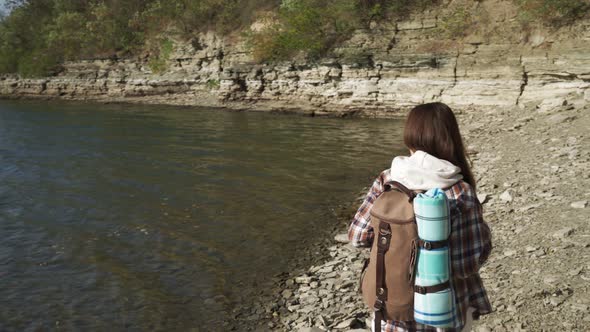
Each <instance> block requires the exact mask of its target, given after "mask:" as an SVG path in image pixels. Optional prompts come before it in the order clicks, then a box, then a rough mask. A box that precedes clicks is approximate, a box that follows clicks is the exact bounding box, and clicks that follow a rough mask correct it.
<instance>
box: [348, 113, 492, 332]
mask: <svg viewBox="0 0 590 332" xmlns="http://www.w3.org/2000/svg"><path fill="white" fill-rule="evenodd" d="M404 143H405V145H406V147H407V148H408V149H409V150H410V153H411V156H410V157H396V158H394V159H393V162H392V164H391V168H390V169H387V170H385V171H383V172H382V173H381V174H380V175H379V177H377V179H376V180H375V182H374V183H373V186H372V187H371V189H370V190H369V193H368V194H367V197H366V198H365V200H364V202H363V203H362V205H361V206H360V208H359V210H358V211H357V213H356V215H355V217H354V219H353V221H352V224H351V225H350V229H349V231H348V236H349V238H350V241H351V242H352V244H353V245H354V246H356V247H364V246H370V245H371V243H372V241H373V238H374V231H373V228H372V227H371V225H370V215H369V211H370V210H371V207H372V206H373V203H374V202H375V200H376V199H377V197H379V195H380V194H381V193H382V192H383V190H384V184H386V183H388V182H391V181H397V182H400V183H401V184H403V185H405V186H406V187H408V188H409V189H411V190H428V189H432V188H447V189H446V190H445V194H446V195H447V198H448V201H449V205H450V211H451V236H450V247H451V269H452V272H451V275H452V287H453V289H454V292H455V294H456V298H455V302H456V307H457V317H456V318H455V321H454V322H453V326H454V327H455V328H454V329H451V330H452V331H461V330H465V331H469V330H470V329H471V321H472V319H473V318H475V319H477V317H479V315H483V314H488V313H490V312H491V305H490V302H489V300H488V297H487V294H486V291H485V289H484V287H483V283H482V280H481V278H480V276H479V272H478V271H479V267H480V266H481V265H482V264H483V263H484V262H485V261H486V260H487V258H488V256H489V254H490V251H491V249H492V245H491V234H490V230H489V228H488V226H487V224H486V223H485V222H484V221H483V217H482V207H481V204H480V203H479V201H478V199H477V197H476V193H475V188H476V183H475V178H474V177H473V173H472V172H471V169H470V167H469V164H468V162H467V158H466V156H465V148H464V145H463V140H462V138H461V134H460V132H459V126H458V124H457V120H456V118H455V115H454V114H453V112H452V111H451V109H450V108H449V107H448V106H447V105H445V104H443V103H429V104H423V105H419V106H416V107H415V108H414V109H412V110H411V111H410V113H409V115H408V118H407V120H406V124H405V128H404ZM381 327H382V331H386V332H394V331H395V332H398V331H399V332H401V331H441V329H436V328H434V327H430V326H425V325H421V324H418V323H416V322H413V321H410V322H402V321H383V322H382V323H381Z"/></svg>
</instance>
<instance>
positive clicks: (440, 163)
mask: <svg viewBox="0 0 590 332" xmlns="http://www.w3.org/2000/svg"><path fill="white" fill-rule="evenodd" d="M390 174H391V179H392V180H394V181H397V182H400V183H401V184H403V185H404V186H406V187H408V189H410V190H428V189H433V188H441V189H443V188H448V187H450V186H452V185H454V184H455V183H457V182H458V181H459V180H461V179H463V175H461V168H459V167H457V166H455V165H453V164H452V163H451V162H449V161H446V160H443V159H439V158H436V157H435V156H433V155H430V154H428V153H426V152H424V151H420V150H418V151H416V152H414V154H413V155H411V156H410V157H395V158H393V161H392V162H391V170H390Z"/></svg>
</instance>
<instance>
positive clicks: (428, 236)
mask: <svg viewBox="0 0 590 332" xmlns="http://www.w3.org/2000/svg"><path fill="white" fill-rule="evenodd" d="M414 214H415V215H416V223H417V225H418V236H419V237H420V239H422V240H425V241H442V240H446V239H448V237H449V236H450V232H451V229H450V220H449V208H448V203H447V197H446V195H445V193H444V191H442V190H440V189H432V190H429V191H427V192H426V193H424V194H418V195H417V196H416V198H415V199H414ZM449 266H450V265H449V247H448V246H445V247H442V248H438V249H431V250H427V249H424V248H420V249H419V251H418V259H417V264H416V281H415V283H416V285H418V286H434V285H438V284H441V283H443V282H445V281H448V280H449V278H450V275H449V271H450V269H449ZM453 299H454V297H453V292H452V290H451V289H450V288H447V289H445V290H442V291H440V292H436V293H427V294H420V293H414V320H415V321H416V322H418V323H421V324H426V325H430V326H434V327H441V328H445V327H453V326H452V325H453V322H454V315H455V310H454V303H453Z"/></svg>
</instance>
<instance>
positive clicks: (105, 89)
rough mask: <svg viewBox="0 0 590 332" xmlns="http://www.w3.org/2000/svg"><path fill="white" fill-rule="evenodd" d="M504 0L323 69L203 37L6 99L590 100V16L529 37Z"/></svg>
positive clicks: (20, 87)
mask: <svg viewBox="0 0 590 332" xmlns="http://www.w3.org/2000/svg"><path fill="white" fill-rule="evenodd" d="M498 3H502V1H499V0H496V1H493V0H492V1H484V2H481V3H476V6H479V7H480V8H479V9H480V11H482V12H484V13H485V14H486V15H484V16H480V17H478V19H480V20H482V22H476V23H477V24H476V25H474V26H473V31H467V32H466V33H465V34H463V35H462V36H461V38H454V39H451V38H447V37H445V36H444V33H443V32H444V31H443V30H442V29H441V26H443V25H444V24H445V23H446V22H445V21H444V20H445V18H444V16H443V14H441V13H442V12H441V10H438V9H437V10H433V11H431V12H425V13H420V14H419V15H414V16H413V17H409V18H408V19H407V20H405V21H398V22H391V23H388V24H383V23H381V24H372V25H371V27H370V28H368V29H365V30H358V31H356V33H355V34H354V36H353V37H352V38H351V39H350V40H348V41H347V42H346V43H345V44H344V45H342V46H341V47H339V48H338V49H336V50H335V52H334V54H335V55H334V56H333V57H331V58H325V59H323V60H321V61H318V62H317V63H306V62H302V61H292V62H288V63H280V64H256V63H254V61H253V60H252V57H251V54H250V52H249V51H248V49H247V48H246V46H245V41H244V40H243V39H241V38H239V37H236V36H225V37H221V36H218V35H215V34H214V33H204V34H201V35H199V36H198V37H197V38H196V39H195V40H193V42H190V43H188V42H186V43H177V44H176V47H175V51H174V53H173V55H172V56H171V58H170V60H169V68H168V70H166V71H165V72H164V73H162V74H154V73H152V72H151V71H150V69H149V66H148V65H147V63H148V59H147V58H134V59H117V60H85V61H76V62H67V63H65V64H64V66H63V71H62V72H61V73H59V74H57V75H56V76H52V77H47V78H43V79H21V78H18V77H16V76H3V77H0V95H1V96H4V97H8V98H33V97H42V98H43V97H45V98H62V99H75V100H98V101H123V102H125V101H127V102H144V103H162V104H181V105H200V106H221V107H230V108H237V109H261V110H281V111H285V110H291V111H300V112H305V113H312V114H315V115H322V114H335V115H349V114H357V115H363V116H388V115H391V114H395V113H397V111H399V110H401V109H405V108H407V107H408V106H411V105H414V104H417V103H423V102H430V101H443V102H445V103H448V104H449V105H451V106H454V107H456V108H485V107H491V106H509V107H512V106H515V105H530V104H535V105H537V104H540V103H542V102H545V103H563V102H564V99H565V100H567V101H568V102H570V103H572V102H573V103H586V102H589V101H590V21H588V20H582V21H578V22H577V23H575V24H574V25H570V26H567V27H564V28H561V29H549V28H542V27H537V28H529V29H528V30H527V31H523V30H522V29H521V26H520V25H519V24H518V22H517V16H516V14H515V13H514V8H511V7H506V6H503V7H502V6H498ZM484 19H485V20H484Z"/></svg>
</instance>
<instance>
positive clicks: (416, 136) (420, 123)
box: [404, 103, 476, 190]
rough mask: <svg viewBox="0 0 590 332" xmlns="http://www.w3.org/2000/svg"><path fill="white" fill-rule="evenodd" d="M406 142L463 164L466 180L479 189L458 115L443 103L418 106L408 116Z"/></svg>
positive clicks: (407, 144) (462, 169)
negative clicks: (469, 161)
mask: <svg viewBox="0 0 590 332" xmlns="http://www.w3.org/2000/svg"><path fill="white" fill-rule="evenodd" d="M404 144H406V146H407V147H408V149H411V150H414V151H416V150H422V151H424V152H426V153H429V154H431V155H433V156H435V157H437V158H439V159H444V160H447V161H449V162H451V163H453V165H455V166H457V167H459V168H461V174H462V175H463V180H464V181H465V182H467V183H469V184H470V185H471V187H472V188H473V190H475V187H476V184H475V178H474V177H473V173H472V172H471V167H470V164H469V163H468V161H467V156H466V153H465V147H464V145H463V139H462V138H461V133H460V132H459V125H458V124H457V119H456V118H455V114H453V111H452V110H451V108H450V107H449V106H447V105H445V104H443V103H428V104H422V105H418V106H416V107H414V108H413V109H412V110H411V111H410V114H408V118H407V120H406V126H405V128H404Z"/></svg>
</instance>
